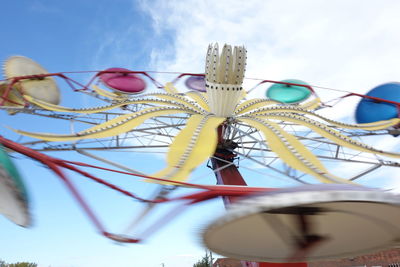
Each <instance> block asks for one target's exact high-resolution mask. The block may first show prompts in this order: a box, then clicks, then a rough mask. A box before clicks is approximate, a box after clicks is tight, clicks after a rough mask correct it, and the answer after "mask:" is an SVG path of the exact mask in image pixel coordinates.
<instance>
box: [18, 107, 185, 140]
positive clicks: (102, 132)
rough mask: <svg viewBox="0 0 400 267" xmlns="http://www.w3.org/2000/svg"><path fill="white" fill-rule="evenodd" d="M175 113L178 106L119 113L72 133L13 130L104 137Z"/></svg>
mask: <svg viewBox="0 0 400 267" xmlns="http://www.w3.org/2000/svg"><path fill="white" fill-rule="evenodd" d="M175 113H182V110H181V109H178V108H166V107H162V108H161V107H154V108H147V109H144V110H141V111H138V112H135V113H130V114H125V115H121V116H119V117H117V118H114V119H112V120H109V121H107V122H105V123H102V124H100V125H96V126H94V127H92V128H89V129H87V130H85V131H81V132H79V133H77V134H74V135H60V134H49V133H32V132H26V131H21V130H14V131H15V132H17V133H19V134H22V135H25V136H29V137H33V138H37V139H42V140H46V141H69V140H79V139H87V138H105V137H110V136H115V135H119V134H122V133H125V132H129V131H130V130H132V129H133V128H135V127H137V126H139V125H140V124H142V123H143V122H144V121H145V120H147V119H150V118H152V117H157V116H162V115H169V114H175Z"/></svg>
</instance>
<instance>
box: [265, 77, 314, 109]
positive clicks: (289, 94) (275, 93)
mask: <svg viewBox="0 0 400 267" xmlns="http://www.w3.org/2000/svg"><path fill="white" fill-rule="evenodd" d="M282 82H286V83H295V84H301V85H307V86H309V85H308V84H307V83H306V82H303V81H301V80H295V79H288V80H283V81H282ZM310 95H311V91H310V89H308V88H307V87H304V86H298V85H289V84H280V83H275V84H273V85H272V86H271V87H269V88H268V90H267V92H266V96H267V97H268V98H269V99H272V100H275V101H278V102H282V103H286V104H294V103H298V102H301V101H304V100H306V99H307V98H309V97H310Z"/></svg>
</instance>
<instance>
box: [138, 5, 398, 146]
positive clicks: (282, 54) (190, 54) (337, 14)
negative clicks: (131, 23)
mask: <svg viewBox="0 0 400 267" xmlns="http://www.w3.org/2000/svg"><path fill="white" fill-rule="evenodd" d="M142 6H143V9H144V10H146V11H147V12H148V13H149V14H150V15H151V17H152V18H153V22H154V25H153V26H154V27H155V29H156V32H158V33H162V32H166V31H168V32H169V33H170V34H172V35H173V38H172V39H173V45H172V46H171V45H168V46H166V47H162V46H158V47H157V48H155V49H153V52H152V62H151V64H152V68H153V69H157V70H160V71H178V72H203V69H204V57H205V52H206V48H207V46H208V44H209V43H211V42H219V43H220V44H223V43H229V44H233V45H242V44H244V45H245V46H246V48H247V50H248V62H247V63H248V64H247V72H246V77H257V78H262V79H271V80H282V79H288V78H296V79H301V80H304V81H306V82H308V83H310V84H312V85H317V86H323V87H329V88H337V89H341V90H348V91H353V92H360V93H365V92H367V91H368V90H370V89H372V88H373V87H375V86H376V85H379V84H381V83H385V82H390V81H398V80H399V79H400V68H398V59H399V58H400V49H399V47H400V35H399V34H398V29H399V26H400V17H399V16H398V10H399V8H400V2H398V1H395V0H386V1H381V2H378V1H372V0H370V1H365V0H339V1H318V0H307V1H296V0H285V1H279V0H272V1H257V0H248V1H229V0H221V1H211V0H205V1H195V0H193V1H177V0H176V1H161V0H160V1H155V2H152V3H151V5H150V4H147V3H146V2H143V3H142ZM154 7H157V8H154ZM247 83H249V82H247ZM253 83H254V81H253ZM249 88H250V86H249ZM317 92H319V94H320V95H321V96H322V97H323V100H326V99H328V98H331V97H332V92H331V91H329V93H326V92H325V91H322V90H321V89H317ZM263 94H264V92H263V90H258V92H256V91H255V92H254V95H255V96H260V95H263ZM334 95H335V96H340V95H344V93H336V94H334ZM358 101H359V98H357V97H352V99H351V100H346V101H344V102H343V103H340V104H339V105H337V106H336V108H335V109H333V110H327V111H325V112H324V115H326V116H328V117H330V118H337V119H341V120H344V121H347V122H354V120H353V119H352V117H353V116H354V108H355V105H356V103H357V102H358ZM389 139H390V140H389ZM386 141H387V142H386ZM395 141H396V140H395V139H394V138H391V137H390V138H385V142H383V141H382V142H380V145H379V146H383V145H384V146H387V147H390V146H391V145H390V143H393V142H395Z"/></svg>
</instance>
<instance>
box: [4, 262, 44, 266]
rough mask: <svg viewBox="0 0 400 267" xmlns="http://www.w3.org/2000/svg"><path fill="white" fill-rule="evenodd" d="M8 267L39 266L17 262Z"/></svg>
mask: <svg viewBox="0 0 400 267" xmlns="http://www.w3.org/2000/svg"><path fill="white" fill-rule="evenodd" d="M6 267H37V264H36V263H32V262H17V263H10V264H8V265H7V266H6Z"/></svg>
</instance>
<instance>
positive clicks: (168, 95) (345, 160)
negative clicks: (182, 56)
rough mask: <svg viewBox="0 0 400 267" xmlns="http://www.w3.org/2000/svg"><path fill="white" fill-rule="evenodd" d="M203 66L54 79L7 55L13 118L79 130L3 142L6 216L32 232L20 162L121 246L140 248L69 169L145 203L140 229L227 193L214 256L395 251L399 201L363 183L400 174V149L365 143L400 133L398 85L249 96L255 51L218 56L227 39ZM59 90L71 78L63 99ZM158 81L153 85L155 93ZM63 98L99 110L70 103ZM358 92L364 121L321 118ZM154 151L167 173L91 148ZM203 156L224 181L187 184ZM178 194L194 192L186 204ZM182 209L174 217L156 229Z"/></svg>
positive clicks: (214, 233)
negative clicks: (330, 94)
mask: <svg viewBox="0 0 400 267" xmlns="http://www.w3.org/2000/svg"><path fill="white" fill-rule="evenodd" d="M205 66H206V67H205V74H191V73H181V74H179V75H178V76H177V77H175V78H174V79H170V80H172V81H171V82H168V83H166V84H161V83H160V82H158V81H157V79H156V78H154V77H153V76H152V73H150V72H144V71H131V70H128V69H123V68H110V69H106V70H103V71H96V72H80V73H78V72H76V73H74V72H68V73H67V72H63V73H48V72H47V71H46V70H45V69H44V68H43V67H42V66H40V65H39V64H37V63H36V62H34V61H33V60H31V59H29V58H26V57H22V56H14V57H10V58H9V59H7V60H6V62H5V65H4V76H5V77H4V78H5V79H4V80H3V81H1V84H0V108H1V109H2V111H1V112H2V113H3V115H7V116H14V117H15V118H17V117H18V116H23V115H26V114H29V115H30V116H33V118H39V117H41V118H45V119H46V118H47V119H48V120H49V121H54V120H56V121H58V122H65V123H67V124H68V123H69V124H72V125H73V129H72V133H64V134H54V129H52V127H51V126H52V124H47V125H48V128H47V129H46V131H48V132H53V133H39V132H31V131H25V130H24V129H14V128H11V130H12V131H14V133H16V134H12V135H11V134H10V137H6V136H0V144H2V146H1V147H0V213H2V214H3V215H5V216H6V217H7V218H8V219H10V220H12V221H13V222H15V223H16V224H18V225H21V226H29V225H30V221H31V218H30V213H29V201H28V196H27V195H28V194H27V188H25V186H24V183H23V180H22V178H21V177H20V175H19V173H18V171H17V169H16V167H15V165H14V164H13V162H12V159H11V156H12V155H15V154H22V155H25V156H27V157H29V158H31V159H32V160H35V161H38V162H40V163H41V164H43V165H44V166H47V167H48V168H49V169H50V170H51V171H52V172H54V174H55V175H56V176H58V177H59V178H60V179H61V180H62V181H63V182H64V184H65V185H66V187H67V188H68V189H69V190H70V191H71V193H72V195H73V197H74V198H75V199H76V200H77V201H78V203H79V204H80V206H81V207H82V208H83V210H84V212H85V213H86V214H87V215H88V218H89V219H90V220H91V221H92V222H93V224H94V226H95V227H96V228H97V230H98V231H99V232H100V233H101V234H102V235H104V236H105V237H107V238H110V239H113V240H115V241H118V242H126V243H137V242H140V241H141V239H139V238H137V237H136V236H134V235H132V234H126V233H124V234H120V233H111V232H108V231H107V230H106V228H105V227H104V225H103V223H102V222H101V221H100V220H99V219H98V217H97V216H96V214H95V213H94V211H93V210H92V208H91V206H90V205H89V204H88V203H87V202H86V201H85V199H84V198H83V197H82V195H81V193H80V191H79V190H78V188H77V187H75V186H74V184H73V183H72V182H71V180H70V179H69V178H68V176H67V175H66V174H65V172H64V170H68V171H72V172H75V173H77V174H80V175H82V177H85V178H87V179H90V180H92V181H94V182H97V183H100V184H102V185H103V186H105V187H108V188H109V189H111V190H115V191H117V192H119V193H121V194H123V195H126V196H127V197H130V198H133V199H136V200H139V201H141V202H142V203H143V209H142V210H140V211H138V216H137V218H135V220H134V222H133V228H134V226H136V225H140V224H141V223H142V222H143V220H144V218H146V217H147V216H149V214H151V212H152V210H153V208H154V207H156V206H157V205H158V204H161V203H168V202H183V203H184V204H183V206H190V205H192V204H196V203H199V202H202V201H205V200H208V199H213V198H218V197H222V199H223V201H224V203H225V206H226V207H227V212H226V213H225V214H224V215H223V216H222V217H221V218H219V219H217V220H215V221H214V222H212V223H211V224H210V225H209V226H208V228H207V229H205V231H203V233H202V240H203V242H204V245H205V246H207V247H208V248H209V249H210V250H212V251H214V252H216V253H218V254H221V255H224V256H228V257H232V258H236V259H241V260H248V261H259V262H264V261H266V262H301V261H315V260H323V259H334V258H344V257H351V256H355V255H361V254H365V253H369V252H373V251H378V250H383V249H386V248H390V247H393V246H396V245H398V244H399V242H400V227H399V226H398V222H399V221H400V197H399V196H398V195H395V194H392V193H390V192H387V191H384V190H381V189H374V188H368V187H365V186H362V185H360V184H358V183H357V180H358V179H359V178H361V177H363V176H365V175H371V174H372V173H373V172H374V171H375V170H377V169H379V168H393V170H396V169H395V168H398V167H400V153H396V152H391V151H384V150H381V149H377V148H374V147H372V146H370V145H368V144H366V143H365V142H363V139H365V140H370V139H369V138H370V137H380V136H385V135H392V136H397V135H399V134H400V131H399V130H398V126H399V125H400V119H399V107H400V103H399V102H400V84H397V83H387V84H383V85H381V86H378V87H376V88H374V89H373V90H371V91H370V92H369V93H368V94H366V95H361V94H357V93H351V92H344V91H342V92H339V93H338V92H336V95H335V98H334V99H323V98H322V97H321V96H320V94H319V92H318V91H317V89H320V90H322V89H321V88H318V87H316V86H310V85H308V84H307V83H305V82H303V81H300V80H284V81H271V80H260V81H259V82H258V84H257V85H255V86H254V87H253V88H251V89H249V88H244V87H243V80H244V79H246V78H245V77H244V73H245V67H246V50H245V48H244V47H233V48H232V47H231V46H229V45H225V46H224V47H223V49H222V51H220V50H219V48H218V45H217V44H215V45H210V46H209V48H208V51H207V55H206V63H205ZM78 74H80V75H84V76H85V78H86V79H87V77H88V75H91V77H90V79H89V80H88V82H87V83H82V82H79V81H77V80H76V79H75V78H72V77H75V75H78ZM183 79H185V81H184V82H182V81H183ZM59 81H63V88H62V90H60V89H59ZM149 85H152V86H150V87H152V88H151V89H148V90H147V91H146V90H145V89H146V87H149ZM266 85H270V87H269V88H268V89H267V91H266V97H263V98H251V97H249V96H250V95H251V94H249V93H250V91H253V90H255V89H262V88H264V87H265V86H266ZM67 91H68V93H71V92H72V93H73V94H74V95H76V96H83V95H85V97H89V98H92V99H93V100H94V101H96V103H103V104H102V105H101V106H100V105H97V106H96V105H94V106H93V107H77V108H72V107H66V106H65V105H64V106H63V105H60V102H61V98H62V97H63V94H64V93H65V92H67ZM349 97H352V98H359V99H360V102H359V104H358V106H357V109H356V121H357V124H349V123H344V122H339V121H336V120H333V119H331V118H329V117H328V116H326V115H321V113H323V112H324V111H325V110H330V112H331V113H332V112H334V110H335V105H334V104H335V103H336V102H338V101H342V100H345V99H348V98H349ZM325 114H329V113H325ZM31 120H33V119H31ZM9 126H10V127H13V125H9ZM77 129H79V130H77ZM15 136H17V138H15ZM154 149H159V150H160V151H163V152H165V154H166V167H165V168H164V169H161V170H160V171H158V172H156V173H154V174H144V173H142V172H141V171H138V168H137V166H134V164H133V165H132V166H124V165H122V164H120V163H118V162H115V161H112V160H111V159H108V158H107V159H106V158H104V157H101V156H100V155H96V153H95V152H96V151H110V150H114V151H122V150H123V151H135V152H137V153H140V151H145V152H151V151H154ZM52 151H71V152H75V153H79V154H81V155H84V156H85V157H88V158H90V160H93V159H94V160H96V161H97V162H99V165H93V164H89V163H85V162H77V161H71V160H67V159H61V158H56V157H53V156H50V155H48V153H47V152H52ZM89 151H90V152H89ZM207 160H209V167H210V168H211V169H212V170H213V172H214V174H215V177H216V180H217V185H208V184H195V183H193V182H192V183H189V182H187V180H188V179H189V177H190V174H191V173H192V171H193V170H194V169H196V168H197V167H198V166H200V165H201V164H203V163H204V162H206V161H207ZM239 164H240V166H243V167H244V168H245V166H256V167H254V168H256V169H257V170H261V171H262V172H263V173H264V175H265V176H267V177H269V178H268V179H274V177H280V178H285V179H287V180H291V181H292V183H293V184H297V186H293V187H287V188H269V187H268V188H267V187H253V186H250V185H247V183H246V181H245V178H246V177H243V176H242V174H243V173H241V172H239V167H238V166H239ZM338 165H340V166H356V167H355V168H354V169H355V170H357V173H353V174H351V176H350V177H349V176H347V177H342V176H341V175H338V174H337V173H336V171H335V170H333V169H334V168H335V166H338ZM106 166H112V167H106ZM87 169H95V170H99V169H100V170H104V171H108V172H114V173H122V174H124V175H127V176H138V177H142V178H141V179H143V178H144V179H145V181H147V182H151V183H152V184H154V186H158V187H159V188H158V192H157V194H156V195H155V196H154V197H150V198H146V199H145V198H143V197H139V196H138V193H141V192H134V193H133V192H129V191H128V190H126V189H124V188H121V187H119V186H117V185H115V184H113V183H111V182H109V181H105V180H103V179H100V178H99V177H97V176H95V175H94V174H92V173H90V172H89V171H87ZM180 188H192V189H195V192H194V193H190V194H183V195H182V194H181V195H179V194H177V192H178V193H179V189H180ZM172 191H174V194H171V192H172ZM183 206H180V208H181V207H183ZM182 210H183V209H182ZM179 211H181V210H180V209H178V210H177V211H171V213H170V214H169V215H167V217H166V218H164V217H163V218H161V219H160V221H166V220H167V219H169V217H172V216H173V215H171V214H174V215H175V214H176V212H179ZM168 216H169V217H168ZM155 224H157V222H156V223H155ZM344 225H345V227H343V226H344ZM152 227H154V225H150V226H149V227H148V229H152ZM147 231H148V232H151V230H147Z"/></svg>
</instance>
